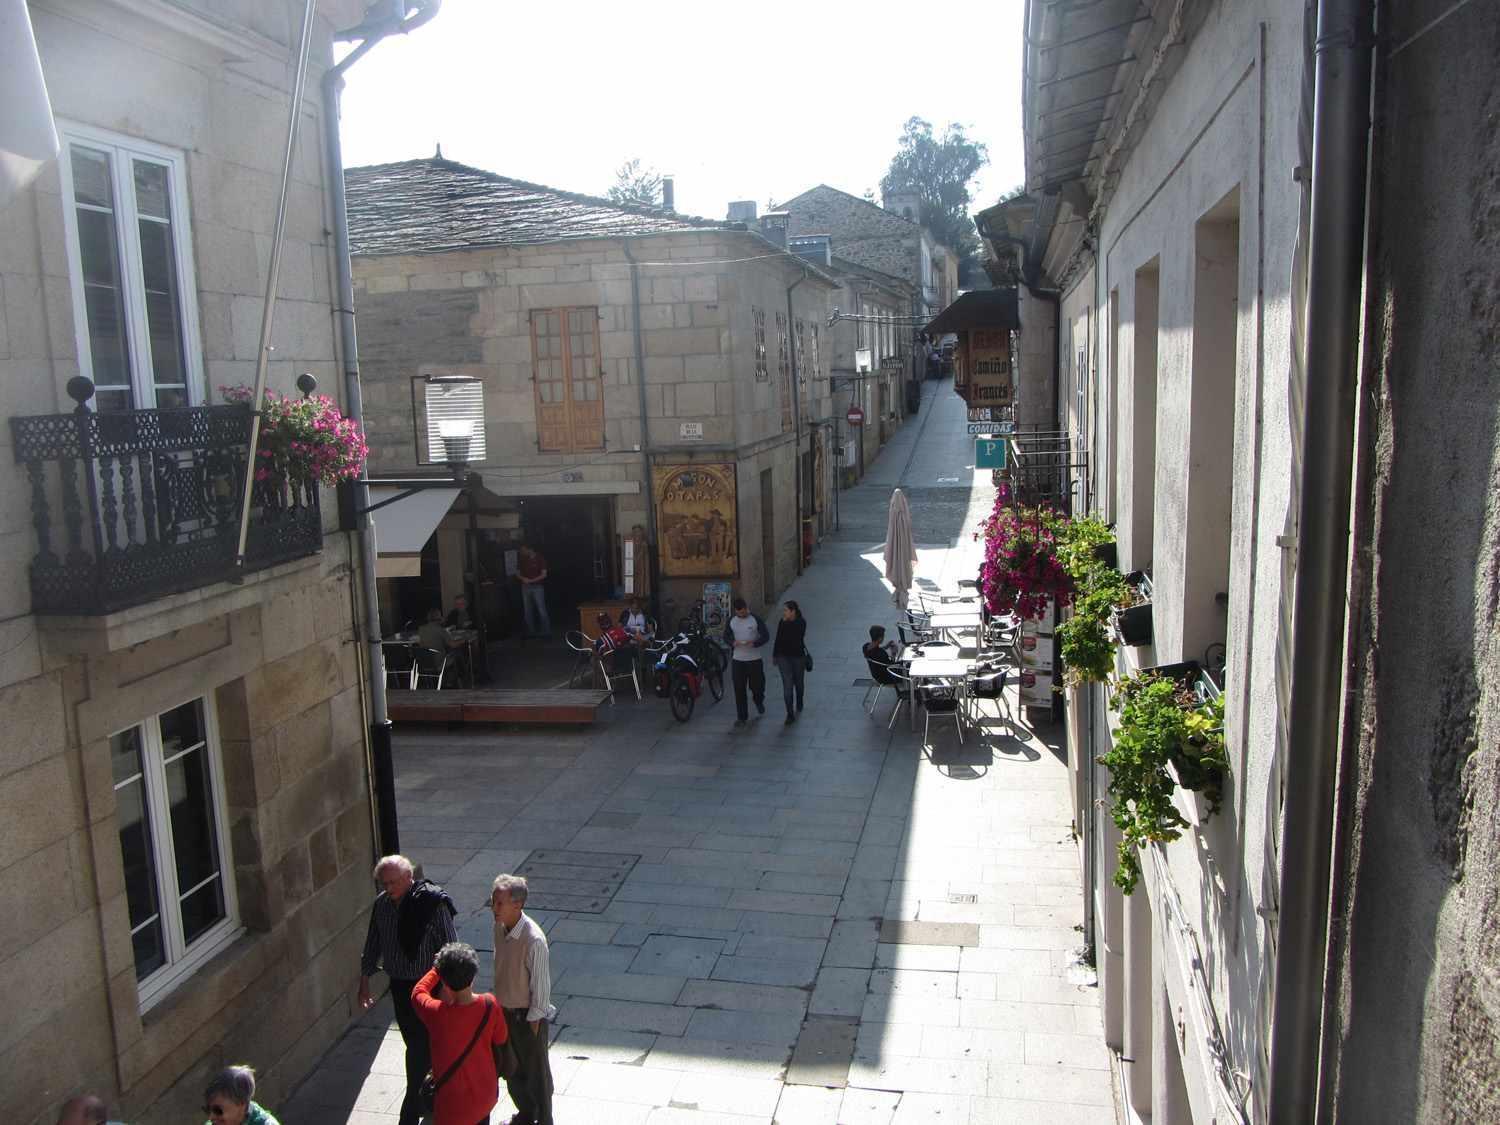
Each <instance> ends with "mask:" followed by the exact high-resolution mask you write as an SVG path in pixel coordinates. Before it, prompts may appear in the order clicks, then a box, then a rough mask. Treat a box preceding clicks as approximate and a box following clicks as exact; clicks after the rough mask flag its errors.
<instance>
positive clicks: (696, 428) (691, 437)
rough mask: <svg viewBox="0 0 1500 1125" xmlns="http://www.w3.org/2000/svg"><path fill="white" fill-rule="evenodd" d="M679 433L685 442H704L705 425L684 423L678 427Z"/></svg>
mask: <svg viewBox="0 0 1500 1125" xmlns="http://www.w3.org/2000/svg"><path fill="white" fill-rule="evenodd" d="M678 433H679V434H680V435H681V437H682V440H683V441H702V440H703V423H702V422H684V423H682V425H681V426H679V427H678Z"/></svg>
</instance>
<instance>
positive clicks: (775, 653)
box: [771, 602, 812, 726]
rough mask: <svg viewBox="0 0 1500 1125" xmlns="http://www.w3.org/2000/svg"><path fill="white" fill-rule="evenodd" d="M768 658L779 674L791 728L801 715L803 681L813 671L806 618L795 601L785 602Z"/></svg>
mask: <svg viewBox="0 0 1500 1125" xmlns="http://www.w3.org/2000/svg"><path fill="white" fill-rule="evenodd" d="M771 657H772V659H773V660H775V661H776V670H777V671H778V672H780V673H781V695H782V698H783V699H785V700H786V721H787V725H788V726H790V725H791V724H792V723H795V722H796V721H797V716H798V715H799V714H801V712H802V678H803V676H804V675H806V674H807V672H808V671H810V670H811V668H812V657H811V656H809V655H808V653H807V619H806V618H805V617H803V616H802V607H801V606H799V605H798V604H797V603H796V602H787V603H786V605H785V606H784V607H783V608H782V611H781V620H780V621H778V622H776V644H775V646H774V647H773V648H772V649H771Z"/></svg>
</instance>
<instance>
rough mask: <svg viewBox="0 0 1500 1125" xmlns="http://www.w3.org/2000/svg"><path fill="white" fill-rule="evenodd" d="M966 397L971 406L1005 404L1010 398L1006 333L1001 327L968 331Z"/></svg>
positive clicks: (1011, 390)
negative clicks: (967, 381) (967, 382)
mask: <svg viewBox="0 0 1500 1125" xmlns="http://www.w3.org/2000/svg"><path fill="white" fill-rule="evenodd" d="M968 372H969V384H968V392H969V394H968V400H969V405H970V406H971V407H975V406H1009V405H1011V403H1012V401H1014V390H1013V387H1012V385H1011V371H1010V333H1009V332H1008V331H1006V330H1005V329H1003V328H982V329H975V330H974V331H972V332H970V333H969V364H968Z"/></svg>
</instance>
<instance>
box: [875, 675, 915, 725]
mask: <svg viewBox="0 0 1500 1125" xmlns="http://www.w3.org/2000/svg"><path fill="white" fill-rule="evenodd" d="M886 672H887V674H888V675H889V676H890V677H891V687H893V688H895V689H896V706H894V707H892V708H891V718H890V721H889V722H887V723H886V724H885V729H886V730H891V729H892V728H893V727H895V725H896V716H897V715H899V714H901V707H902V705H903V704H904V705H906V706H908V707H910V706H912V705H913V704H912V683H911V677H910V676H908V675H907V674H906V673H905V672H902V671H899V670H898V669H896V668H887V669H886ZM871 714H874V711H873V710H872V711H871Z"/></svg>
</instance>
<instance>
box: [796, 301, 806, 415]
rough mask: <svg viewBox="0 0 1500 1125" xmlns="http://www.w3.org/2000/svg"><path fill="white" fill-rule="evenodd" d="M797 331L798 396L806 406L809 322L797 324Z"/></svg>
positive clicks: (798, 322)
mask: <svg viewBox="0 0 1500 1125" xmlns="http://www.w3.org/2000/svg"><path fill="white" fill-rule="evenodd" d="M796 329H797V396H798V400H799V401H800V402H802V403H804V404H806V402H807V322H806V321H802V320H799V321H797V322H796Z"/></svg>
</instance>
